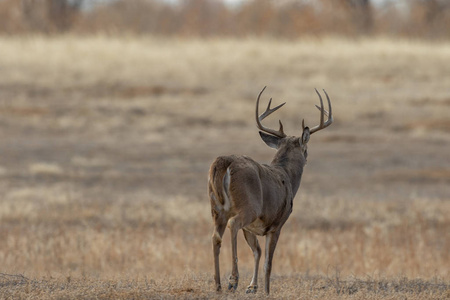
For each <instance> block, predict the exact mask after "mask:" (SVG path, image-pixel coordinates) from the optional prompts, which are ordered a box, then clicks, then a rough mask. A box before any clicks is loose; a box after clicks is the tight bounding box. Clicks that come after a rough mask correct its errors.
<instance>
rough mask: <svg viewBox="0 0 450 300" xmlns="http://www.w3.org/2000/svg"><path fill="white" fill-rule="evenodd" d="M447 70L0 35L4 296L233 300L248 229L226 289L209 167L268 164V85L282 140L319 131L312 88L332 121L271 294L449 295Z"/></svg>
mask: <svg viewBox="0 0 450 300" xmlns="http://www.w3.org/2000/svg"><path fill="white" fill-rule="evenodd" d="M449 61H450V43H424V42H423V43H422V42H415V41H404V40H399V41H392V40H385V39H381V38H378V39H375V40H364V39H362V40H341V39H333V38H325V39H319V40H315V39H304V40H300V41H297V42H288V41H276V40H264V39H248V40H232V39H228V40H227V39H225V40H214V39H213V40H178V39H156V38H136V37H122V38H106V37H102V36H98V37H83V38H81V37H73V36H61V37H53V38H49V37H39V36H38V37H28V38H25V37H21V38H14V37H1V38H0V138H1V141H2V143H1V146H0V197H1V201H0V298H10V297H21V298H58V299H59V298H67V299H77V298H81V297H84V298H96V297H97V298H104V299H106V298H127V299H128V298H132V297H134V298H180V297H182V298H239V299H240V298H245V294H244V291H245V289H244V287H246V286H247V284H248V283H249V282H250V277H251V270H252V267H253V256H252V254H251V251H250V248H249V247H248V246H247V245H246V243H245V241H244V239H243V237H242V236H239V241H238V251H239V267H240V274H241V280H240V286H239V288H238V291H237V292H236V294H235V295H230V294H228V293H226V292H223V293H222V294H216V293H215V292H214V284H213V266H212V250H211V240H210V236H211V234H212V221H211V216H210V208H209V200H208V199H207V197H206V179H207V178H206V177H207V172H208V168H209V164H210V163H211V162H212V161H213V159H214V158H215V157H216V156H218V155H223V154H231V153H234V154H246V155H249V156H252V157H253V158H254V159H256V160H258V161H261V162H270V160H271V157H272V155H273V154H274V152H273V150H271V149H270V148H268V147H266V146H265V144H264V143H263V142H262V141H261V140H260V138H259V135H258V133H257V129H256V126H255V122H254V117H253V114H254V105H255V99H256V96H257V94H258V93H259V91H260V90H261V88H262V87H263V86H265V85H268V88H267V89H266V92H265V95H264V96H265V98H264V101H267V100H268V98H269V97H273V98H274V101H275V103H280V102H284V101H287V105H286V108H284V110H283V109H282V110H280V112H279V114H278V113H277V114H278V115H277V116H275V117H274V118H273V119H271V120H268V123H269V124H276V122H277V117H279V118H281V119H282V120H283V124H284V126H285V131H286V132H287V133H288V134H290V135H296V134H299V133H300V128H301V119H302V118H305V121H306V123H307V125H311V126H312V125H316V124H317V123H318V121H319V120H318V118H319V114H318V112H317V110H316V109H315V108H314V104H316V103H317V102H318V99H317V96H316V95H315V93H314V88H315V87H317V88H318V89H321V88H325V89H326V90H327V92H328V93H329V95H330V96H331V98H332V100H333V112H334V114H335V119H336V120H335V123H334V124H333V125H332V126H331V127H330V128H328V129H326V130H324V131H322V132H320V133H318V134H317V135H314V136H313V137H312V138H311V141H310V142H309V156H308V164H307V166H306V168H305V173H304V176H303V180H302V184H301V187H300V190H299V193H298V194H297V197H296V199H295V201H294V212H293V214H292V215H291V217H290V219H289V220H288V222H287V224H286V225H285V227H284V229H283V231H282V234H281V237H280V241H279V243H278V247H277V250H276V251H275V257H274V266H273V271H272V274H273V275H272V285H271V287H272V291H273V293H272V294H271V296H273V297H274V298H301V297H303V298H304V299H310V298H314V297H316V298H319V299H320V298H321V299H333V298H339V299H341V298H344V299H345V298H351V299H384V298H387V299H405V298H408V299H448V298H450V189H449V185H450V156H449V149H450V117H449V116H450V68H449V66H448V62H449ZM271 121H272V122H273V123H270V122H271ZM274 126H275V125H274ZM229 239H230V238H229V234H228V232H226V233H225V236H224V243H223V246H222V252H221V271H222V277H223V280H224V281H225V282H226V278H227V277H228V275H229V273H230V271H231V263H230V262H231V249H230V244H229ZM260 242H261V240H260ZM260 286H262V281H261V280H260ZM247 298H254V297H250V296H248V297H247Z"/></svg>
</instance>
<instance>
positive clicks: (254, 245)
mask: <svg viewBox="0 0 450 300" xmlns="http://www.w3.org/2000/svg"><path fill="white" fill-rule="evenodd" d="M244 237H245V240H246V241H247V243H248V245H249V246H250V248H251V249H252V251H253V256H254V258H255V267H254V269H253V277H252V282H250V285H249V286H248V287H247V291H246V293H247V294H249V293H256V291H257V290H258V267H259V259H260V258H261V247H259V243H258V239H257V238H256V235H254V234H253V233H251V232H249V231H246V230H244Z"/></svg>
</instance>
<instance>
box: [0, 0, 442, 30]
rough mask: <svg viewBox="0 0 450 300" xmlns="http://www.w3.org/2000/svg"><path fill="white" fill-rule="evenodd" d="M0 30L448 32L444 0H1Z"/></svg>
mask: <svg viewBox="0 0 450 300" xmlns="http://www.w3.org/2000/svg"><path fill="white" fill-rule="evenodd" d="M0 13H1V19H0V30H1V32H2V33H4V34H18V33H44V34H55V33H67V32H73V33H79V34H83V33H85V34H86V33H88V34H92V33H108V34H117V33H133V34H151V35H158V36H184V37H193V36H196V37H219V36H220V37H245V36H265V37H276V38H286V39H289V38H299V37H302V36H305V35H306V36H311V35H313V36H323V35H330V34H333V35H343V36H362V35H371V36H373V35H386V36H391V37H408V38H427V39H441V38H444V39H445V38H448V37H449V30H450V29H449V28H450V26H449V23H450V21H449V20H450V16H449V15H450V3H448V1H445V0H317V1H311V0H280V1H269V0H262V1H249V0H223V1H220V0H179V1H178V0H166V1H164V0H131V1H121V0H43V1H35V0H20V1H17V0H16V1H14V0H2V1H0Z"/></svg>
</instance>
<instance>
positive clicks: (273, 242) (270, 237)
mask: <svg viewBox="0 0 450 300" xmlns="http://www.w3.org/2000/svg"><path fill="white" fill-rule="evenodd" d="M279 236H280V231H277V232H271V233H268V234H267V236H266V261H265V263H264V291H265V292H266V294H267V295H268V294H269V292H270V273H271V272H272V258H273V253H274V252H275V247H276V246H277V242H278V237H279Z"/></svg>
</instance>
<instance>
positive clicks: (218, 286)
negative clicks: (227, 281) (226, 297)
mask: <svg viewBox="0 0 450 300" xmlns="http://www.w3.org/2000/svg"><path fill="white" fill-rule="evenodd" d="M221 291H222V286H221V285H220V284H219V285H217V286H216V292H221Z"/></svg>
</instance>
